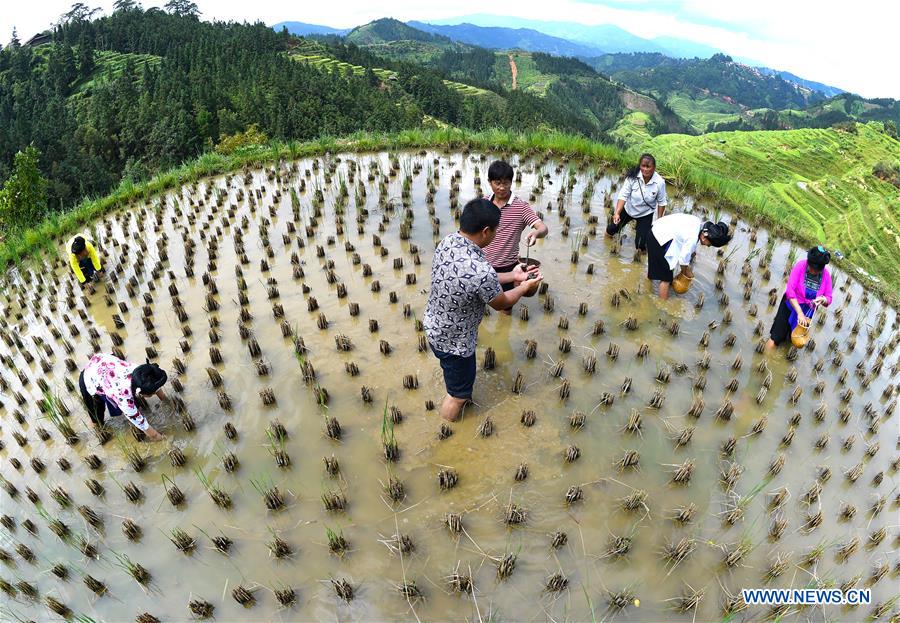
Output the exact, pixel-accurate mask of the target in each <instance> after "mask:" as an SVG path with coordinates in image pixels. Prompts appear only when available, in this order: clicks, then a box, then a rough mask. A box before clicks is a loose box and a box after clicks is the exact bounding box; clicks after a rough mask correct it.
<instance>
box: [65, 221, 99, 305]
mask: <svg viewBox="0 0 900 623" xmlns="http://www.w3.org/2000/svg"><path fill="white" fill-rule="evenodd" d="M66 246H67V247H68V249H69V266H71V267H72V272H73V273H75V278H76V279H78V283H80V284H81V286H82V287H85V288H87V289H88V291H89V292H91V293H93V292H94V285H93V282H94V281H97V280H99V279H100V277H102V276H103V268H102V267H101V266H100V256H99V255H98V254H97V249H96V248H94V245H93V244H91V241H90V240H88V239H87V236H85V235H84V234H78V235H77V236H75V237H73V238H72V239H71V240H69V242H68V244H67V245H66Z"/></svg>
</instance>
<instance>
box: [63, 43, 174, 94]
mask: <svg viewBox="0 0 900 623" xmlns="http://www.w3.org/2000/svg"><path fill="white" fill-rule="evenodd" d="M161 60H162V57H160V56H155V55H153V54H129V53H122V52H111V51H109V50H100V51H98V52H97V57H96V61H95V62H96V68H95V69H94V72H93V74H91V79H90V80H86V81H84V82H82V83H81V84H79V85H78V86H77V87H76V88H75V91H74V93H73V96H78V95H84V94H86V93H88V92H90V89H91V87H92V86H93V85H94V84H95V83H96V82H97V81H98V80H103V79H107V78H114V77H115V76H118V75H119V74H121V73H122V72H123V71H125V67H126V66H127V65H128V63H129V62H130V63H131V64H132V65H133V66H134V67H135V69H138V70H140V69H142V68H143V67H144V66H146V65H148V64H149V65H154V66H155V65H159V62H160V61H161Z"/></svg>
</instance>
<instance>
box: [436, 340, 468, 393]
mask: <svg viewBox="0 0 900 623" xmlns="http://www.w3.org/2000/svg"><path fill="white" fill-rule="evenodd" d="M429 346H430V345H429ZM431 352H433V353H434V356H435V357H437V358H438V361H440V362H441V369H442V370H443V371H444V385H446V386H447V393H448V394H450V395H451V396H453V397H454V398H460V399H464V400H469V399H471V398H472V388H473V387H474V386H475V370H476V368H477V366H476V364H475V353H472V354H471V355H469V356H468V357H461V356H460V355H452V354H450V353H444V352H441V351H439V350H437V349H435V348H434V346H431Z"/></svg>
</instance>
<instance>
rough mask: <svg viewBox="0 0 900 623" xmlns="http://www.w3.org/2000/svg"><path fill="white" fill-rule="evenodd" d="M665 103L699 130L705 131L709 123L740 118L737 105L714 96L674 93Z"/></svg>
mask: <svg viewBox="0 0 900 623" xmlns="http://www.w3.org/2000/svg"><path fill="white" fill-rule="evenodd" d="M666 104H668V105H669V106H670V107H671V108H672V110H674V111H675V112H676V113H677V114H678V116H679V117H681V118H682V119H684V120H685V121H687V122H688V123H690V124H691V125H692V126H693V127H694V128H695V129H696V130H697V131H699V132H703V131H705V130H706V127H707V126H708V125H709V124H710V123H721V122H724V121H737V120H738V119H739V118H740V108H739V107H738V106H735V105H733V104H729V103H728V102H725V101H722V100H721V99H719V98H715V97H707V98H701V99H695V98H693V97H690V96H689V95H685V94H684V93H675V94H673V95H670V96H669V98H668V100H666Z"/></svg>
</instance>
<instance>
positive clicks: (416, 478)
mask: <svg viewBox="0 0 900 623" xmlns="http://www.w3.org/2000/svg"><path fill="white" fill-rule="evenodd" d="M513 161H514V163H515V164H518V168H517V171H519V172H520V173H521V179H517V180H516V182H515V184H514V192H515V193H517V194H519V195H520V196H522V197H523V198H528V197H529V196H530V197H531V199H532V203H533V205H534V206H535V208H536V209H537V210H538V211H539V212H541V213H542V214H543V218H544V219H545V222H546V223H547V224H548V225H549V227H550V236H549V237H548V238H547V239H545V240H542V241H540V242H539V243H538V244H537V246H536V247H535V248H534V249H533V250H532V257H534V258H536V259H538V260H540V261H541V263H542V269H543V272H544V274H545V283H546V290H545V291H543V292H542V293H541V294H539V295H538V296H535V297H533V298H530V299H523V302H522V303H520V304H518V305H517V306H516V308H515V310H514V311H513V314H512V316H508V317H507V316H502V315H500V314H497V313H490V314H489V315H488V317H487V318H485V321H484V322H483V324H482V327H481V332H480V336H479V348H478V362H479V373H478V378H477V381H476V388H475V401H476V403H477V404H476V405H475V406H474V407H472V408H469V409H468V410H467V411H466V414H465V417H464V419H463V420H462V421H461V422H459V423H455V424H452V425H449V426H447V425H442V423H441V421H440V418H439V416H438V415H437V411H436V410H435V409H434V407H433V405H434V404H439V402H440V400H441V398H442V397H443V383H442V379H441V376H440V370H439V367H438V364H437V361H436V359H435V358H434V357H433V356H432V355H431V354H430V353H429V352H427V351H426V350H425V343H424V333H423V332H422V331H421V325H420V320H421V318H422V315H423V312H424V307H425V302H426V298H427V295H426V292H427V288H428V284H429V273H430V264H431V255H432V252H433V250H434V247H435V245H436V243H437V241H439V240H440V238H441V237H442V236H444V235H446V234H448V233H450V232H452V231H454V230H455V229H456V221H455V218H454V214H455V213H458V210H459V209H460V208H461V207H462V205H463V204H464V203H465V201H466V200H467V199H469V198H471V197H473V196H476V194H477V193H480V192H481V190H482V189H487V179H486V171H487V166H488V164H489V162H490V160H489V159H486V158H484V157H482V156H475V155H472V154H468V153H437V152H435V153H432V152H428V153H426V152H420V153H401V154H373V155H341V156H334V155H331V156H327V157H324V158H318V159H312V160H301V161H298V162H295V163H282V164H281V165H279V166H278V167H276V168H271V169H265V170H254V171H245V172H238V173H236V174H234V175H230V176H223V177H218V178H214V179H209V180H205V181H202V182H199V183H197V184H193V185H190V186H186V187H184V188H182V189H179V190H178V191H176V192H172V193H169V194H167V195H165V196H161V197H153V198H150V199H149V200H148V201H147V202H145V203H142V204H139V205H137V206H130V207H128V208H125V209H123V210H121V211H119V212H117V213H115V214H113V215H111V216H109V217H107V218H105V219H103V220H102V221H100V222H98V223H96V224H94V225H93V230H92V231H93V235H94V239H95V240H96V241H97V242H99V246H100V247H101V248H102V253H103V255H104V257H105V260H106V262H107V269H108V272H109V273H110V276H109V277H108V279H107V282H106V283H105V285H101V286H100V288H99V289H98V291H97V293H95V294H94V295H92V296H88V297H86V298H85V297H82V296H81V294H80V293H79V292H77V291H75V289H74V288H73V285H74V282H73V279H72V277H71V276H70V274H69V272H68V270H67V267H66V266H65V265H64V263H63V262H62V260H58V261H56V262H55V263H48V264H46V265H44V266H40V267H32V268H30V269H26V270H24V271H23V272H21V273H16V274H14V275H12V276H10V277H9V278H8V280H7V282H6V283H5V284H4V287H3V303H4V308H3V320H2V325H3V326H2V335H3V342H2V343H0V353H2V358H3V368H2V370H3V372H2V403H3V405H2V409H0V416H2V419H0V423H2V434H0V440H2V449H0V460H2V476H3V482H2V484H3V489H4V490H3V491H0V505H2V514H3V517H2V523H3V526H2V528H0V548H2V552H0V554H2V556H3V561H2V565H0V578H2V580H3V585H2V586H0V588H2V589H3V591H4V595H3V597H2V598H3V603H2V608H3V617H4V618H7V619H9V618H17V617H18V618H20V619H23V620H28V619H34V620H48V619H54V618H56V619H58V618H60V617H61V616H79V615H83V616H87V617H90V618H91V619H94V620H98V621H100V620H110V621H112V620H117V621H118V620H135V619H136V620H138V621H144V622H145V623H150V622H151V621H153V620H155V619H153V618H150V615H152V616H153V617H156V618H158V619H159V620H164V621H173V620H185V619H189V618H195V617H203V616H207V615H210V616H214V617H215V619H216V620H218V621H237V620H260V621H281V620H284V621H288V620H336V621H355V620H386V619H403V620H411V619H420V620H429V621H432V620H447V621H459V620H470V621H486V620H489V619H490V620H495V621H503V620H520V621H528V620H536V621H543V620H552V621H563V620H569V621H584V620H592V619H594V620H603V619H606V620H610V619H613V618H615V619H617V620H622V621H660V620H685V621H688V620H698V621H699V620H722V619H728V620H736V621H739V620H763V619H767V618H768V619H773V618H779V617H780V618H788V619H793V620H862V619H866V618H868V617H870V616H878V617H881V618H883V620H887V619H888V618H890V616H892V614H893V615H894V616H896V614H895V613H896V612H897V605H898V604H897V590H896V587H897V578H898V572H900V566H898V562H897V557H896V549H897V546H898V526H897V523H898V522H897V509H898V500H900V498H898V487H897V485H898V475H897V468H898V453H897V443H898V426H897V422H898V420H897V414H896V412H895V405H896V400H897V398H896V395H897V388H896V385H897V376H898V375H897V366H898V355H897V344H898V332H897V326H898V319H897V315H896V312H895V310H893V309H891V308H889V307H885V306H883V305H882V304H881V303H880V302H879V301H877V300H876V299H875V297H869V296H867V295H866V294H865V293H864V292H863V291H862V289H861V288H860V286H859V285H858V284H856V283H855V282H853V281H852V280H850V279H849V278H848V277H847V275H845V274H844V273H843V272H842V271H840V270H835V271H834V273H835V300H834V305H833V306H832V308H831V309H830V310H829V311H828V313H827V314H824V315H822V316H820V317H819V318H818V320H817V321H816V322H814V325H813V326H814V332H813V334H812V335H813V340H812V341H811V343H810V345H809V347H808V348H806V349H804V350H802V351H800V352H797V351H788V349H783V350H782V351H781V352H780V353H778V354H775V355H773V356H770V357H766V356H765V355H763V354H760V348H759V346H760V345H761V344H760V340H762V339H763V338H764V337H766V336H767V334H768V328H769V324H770V322H771V319H772V317H773V315H774V309H775V307H774V305H775V304H777V301H778V299H779V298H780V296H781V291H782V288H783V282H784V274H785V272H786V271H787V270H788V269H789V268H790V265H791V264H792V261H793V258H794V255H793V254H792V246H791V245H790V244H789V243H787V242H784V241H780V240H772V239H770V238H769V236H768V234H767V232H766V231H765V230H764V229H762V228H757V227H754V226H752V225H750V224H747V223H743V222H740V221H739V220H737V219H736V217H734V216H729V215H725V219H726V220H731V221H732V222H733V223H735V224H736V225H737V235H736V237H735V239H734V241H733V242H732V243H731V245H729V246H728V247H727V248H725V249H724V252H719V253H717V252H716V250H714V249H707V248H703V247H700V250H699V251H698V258H697V265H696V269H695V270H696V273H697V274H698V277H697V279H696V280H695V283H694V285H693V287H692V289H691V291H690V292H689V293H688V294H686V295H684V296H680V297H679V296H675V297H673V299H672V300H670V301H668V302H663V301H659V300H658V299H657V298H656V297H655V296H654V295H653V294H652V289H651V285H650V283H649V282H648V281H647V280H646V278H645V276H646V266H645V263H644V262H643V261H640V262H635V261H634V260H633V229H631V228H629V230H628V235H627V237H626V238H625V239H624V240H622V241H614V240H611V239H605V238H604V236H603V230H604V227H605V223H606V214H607V213H608V210H609V208H610V205H611V203H610V199H611V198H612V197H613V196H614V193H615V188H616V186H617V185H618V184H619V183H620V181H621V180H620V177H619V176H618V174H617V173H616V172H611V171H608V170H604V169H603V168H599V169H598V168H597V165H596V163H582V162H562V161H556V160H548V159H547V158H539V157H538V158H534V159H531V158H529V159H522V161H520V162H515V158H513ZM710 209H711V208H710V206H708V205H706V204H703V205H700V204H698V203H694V202H693V201H692V200H691V199H690V198H688V197H676V198H675V199H674V200H672V201H671V203H670V211H679V210H693V211H695V212H697V213H698V214H703V213H705V212H708V211H709V210H710ZM771 292H774V294H770V293H771ZM94 351H100V352H117V351H120V354H123V355H124V356H125V357H127V358H128V359H130V360H133V361H143V360H144V359H145V358H149V359H151V360H154V361H158V362H159V363H160V365H162V366H163V367H164V368H166V369H167V370H168V371H169V374H170V383H169V385H168V386H167V387H168V391H169V394H170V395H171V396H172V400H171V401H169V402H167V403H160V402H158V401H157V400H156V399H152V400H151V401H150V405H149V413H150V420H151V422H152V423H153V424H154V426H156V427H157V428H158V429H160V430H161V431H162V432H164V433H165V434H166V435H167V437H168V439H167V440H166V441H165V442H161V443H139V442H138V441H136V440H135V438H134V436H133V434H132V432H131V431H130V430H129V427H128V424H127V422H124V421H113V422H112V423H111V424H110V426H109V431H108V432H109V437H110V438H109V439H108V440H105V439H103V440H101V439H100V438H99V436H97V435H95V434H94V433H92V432H90V430H89V429H88V427H87V423H86V420H87V417H86V414H85V413H84V411H83V408H82V406H81V402H80V398H79V395H78V392H77V379H78V376H77V375H78V369H79V368H80V367H81V366H83V365H84V364H85V363H86V361H87V359H88V358H89V356H90V355H91V353H93V352H94ZM491 360H493V363H492V362H491ZM491 364H492V365H491ZM120 419H121V418H117V420H120ZM101 441H104V442H105V443H103V444H101ZM223 537H225V538H223ZM755 586H771V587H844V588H848V587H851V586H855V587H871V588H872V590H873V604H871V605H868V606H862V607H859V608H856V609H843V608H832V609H830V610H823V609H822V608H805V609H795V608H787V607H784V608H780V609H771V608H768V607H756V606H754V607H750V608H746V607H744V605H743V604H742V603H741V602H740V600H739V596H740V589H741V588H742V587H755ZM729 613H732V614H731V615H730V617H729ZM141 617H143V618H141Z"/></svg>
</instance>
